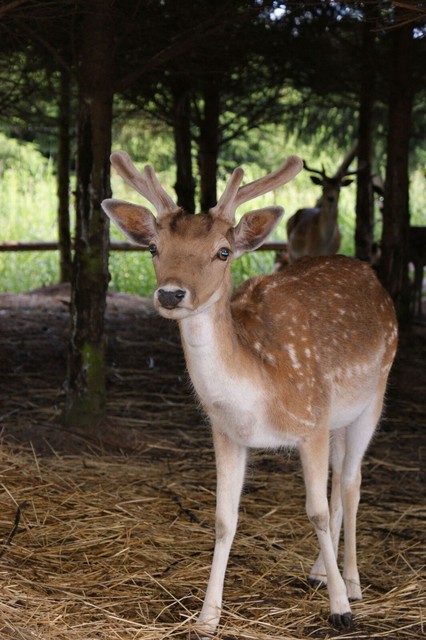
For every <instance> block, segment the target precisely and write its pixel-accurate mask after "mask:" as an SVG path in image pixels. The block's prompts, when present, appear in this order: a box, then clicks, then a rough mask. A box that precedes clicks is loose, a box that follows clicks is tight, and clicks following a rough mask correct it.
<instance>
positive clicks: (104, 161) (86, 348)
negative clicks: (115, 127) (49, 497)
mask: <svg viewBox="0 0 426 640" xmlns="http://www.w3.org/2000/svg"><path fill="white" fill-rule="evenodd" d="M81 6H82V8H83V19H82V26H81V38H82V40H81V48H80V60H79V114H78V150H77V225H76V251H75V258H74V270H73V282H72V298H71V335H70V343H69V359H68V389H67V392H68V393H67V402H66V411H65V420H66V423H67V424H68V425H69V426H74V427H84V428H90V427H92V428H95V427H96V425H97V424H98V423H99V421H100V420H101V418H102V417H103V416H104V413H105V337H104V315H105V306H106V292H107V288H108V279H109V276H108V231H109V227H108V222H107V218H106V216H105V215H104V213H103V211H102V209H101V202H102V200H103V199H104V198H106V197H109V196H110V180H109V176H110V162H109V156H110V151H111V123H112V98H113V90H112V86H113V62H114V46H113V45H114V42H113V7H114V2H112V1H108V2H105V1H104V0H90V2H88V1H86V2H84V3H82V5H81Z"/></svg>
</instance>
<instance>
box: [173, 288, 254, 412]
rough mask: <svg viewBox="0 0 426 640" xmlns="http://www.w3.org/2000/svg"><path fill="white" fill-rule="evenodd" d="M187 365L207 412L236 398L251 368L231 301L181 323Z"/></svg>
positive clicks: (214, 306)
mask: <svg viewBox="0 0 426 640" xmlns="http://www.w3.org/2000/svg"><path fill="white" fill-rule="evenodd" d="M179 326H180V332H181V337H182V344H183V348H184V352H185V358H186V364H187V367H188V371H189V374H190V376H191V380H192V383H193V385H194V388H195V390H196V392H197V393H198V395H199V397H200V399H201V401H202V403H203V405H204V406H205V408H207V409H209V408H210V407H212V406H213V405H214V404H215V403H217V402H221V401H222V400H226V398H227V396H228V395H230V394H232V396H234V395H235V384H240V383H241V381H242V379H243V378H244V377H245V375H244V374H245V372H247V370H248V369H249V368H250V362H249V356H248V354H247V353H246V352H245V349H244V347H243V346H242V345H241V344H240V343H239V340H238V337H237V335H236V332H235V328H234V324H233V320H232V315H231V307H230V302H229V299H226V300H224V299H221V300H219V301H218V302H217V303H215V304H213V305H212V306H211V307H209V308H208V309H206V310H204V311H202V312H201V313H198V314H195V315H193V316H190V317H188V318H184V319H183V320H180V321H179Z"/></svg>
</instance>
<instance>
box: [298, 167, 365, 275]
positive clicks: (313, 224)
mask: <svg viewBox="0 0 426 640" xmlns="http://www.w3.org/2000/svg"><path fill="white" fill-rule="evenodd" d="M304 167H305V169H306V170H307V171H309V172H310V173H316V174H318V175H313V176H311V180H312V182H313V183H314V184H317V185H319V186H321V187H322V195H321V197H320V198H319V200H317V203H316V205H315V207H311V208H307V209H299V210H298V211H296V213H295V214H294V215H292V216H291V218H289V219H288V221H287V239H288V260H289V262H290V263H292V262H295V260H297V259H298V258H301V257H302V256H326V255H334V254H335V253H337V252H338V250H339V247H340V231H339V227H338V223H337V218H338V211H339V210H338V206H339V194H340V189H341V188H342V187H346V186H348V185H349V184H351V183H352V180H350V179H347V178H346V176H348V175H350V174H351V173H356V172H350V173H345V171H341V170H339V171H337V172H336V173H335V174H334V175H333V176H328V175H327V174H326V173H325V170H324V169H322V170H318V169H311V168H310V167H308V165H307V164H306V162H305V163H304ZM318 176H319V177H318Z"/></svg>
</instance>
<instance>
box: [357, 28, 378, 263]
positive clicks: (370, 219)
mask: <svg viewBox="0 0 426 640" xmlns="http://www.w3.org/2000/svg"><path fill="white" fill-rule="evenodd" d="M372 30H373V25H372V24H371V23H370V22H367V21H365V22H364V24H363V39H362V40H363V42H362V49H361V51H362V61H361V64H362V69H361V73H362V77H361V90H360V104H359V122H358V171H359V173H358V179H357V194H356V228H355V255H356V257H357V258H359V259H360V260H366V261H368V262H371V257H372V246H373V231H374V197H373V184H372V181H371V175H372V166H371V157H372V151H373V105H374V84H375V73H374V59H375V58H374V34H373V31H372Z"/></svg>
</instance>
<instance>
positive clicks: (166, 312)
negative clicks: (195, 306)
mask: <svg viewBox="0 0 426 640" xmlns="http://www.w3.org/2000/svg"><path fill="white" fill-rule="evenodd" d="M154 306H155V308H156V309H157V311H158V313H159V314H160V316H163V318H168V319H169V320H182V319H183V318H187V317H188V316H191V315H193V314H194V313H196V311H193V310H192V309H184V308H183V307H175V308H174V309H166V308H165V307H162V306H161V305H160V304H154Z"/></svg>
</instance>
